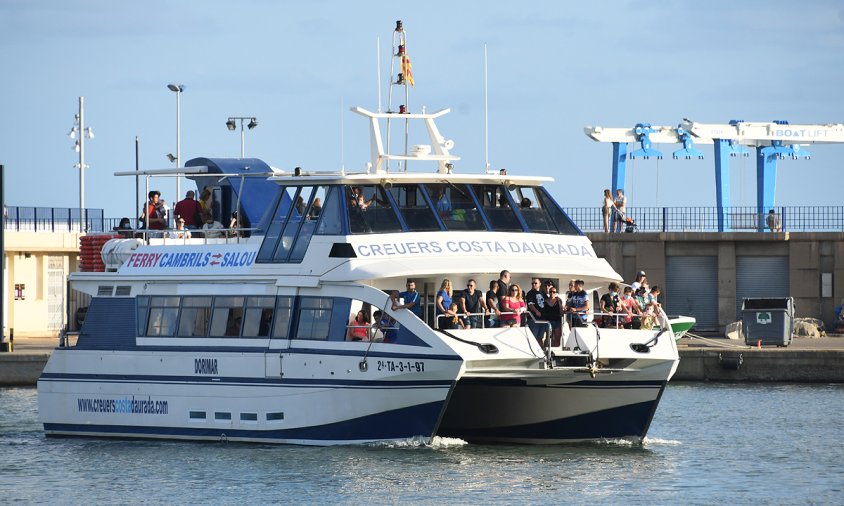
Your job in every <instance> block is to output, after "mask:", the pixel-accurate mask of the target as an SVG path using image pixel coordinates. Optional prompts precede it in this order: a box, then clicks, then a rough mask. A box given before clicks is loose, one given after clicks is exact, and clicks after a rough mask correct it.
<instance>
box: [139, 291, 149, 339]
mask: <svg viewBox="0 0 844 506" xmlns="http://www.w3.org/2000/svg"><path fill="white" fill-rule="evenodd" d="M137 314H138V329H137V330H138V335H139V336H144V335H146V333H147V317H148V316H149V297H147V296H139V297H138V312H137Z"/></svg>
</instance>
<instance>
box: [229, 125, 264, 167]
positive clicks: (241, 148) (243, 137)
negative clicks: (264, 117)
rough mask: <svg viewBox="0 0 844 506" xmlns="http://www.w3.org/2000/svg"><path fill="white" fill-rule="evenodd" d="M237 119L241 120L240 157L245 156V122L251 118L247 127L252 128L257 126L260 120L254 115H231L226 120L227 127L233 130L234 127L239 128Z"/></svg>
mask: <svg viewBox="0 0 844 506" xmlns="http://www.w3.org/2000/svg"><path fill="white" fill-rule="evenodd" d="M235 120H240V157H241V158H243V157H244V149H243V148H244V143H245V136H244V134H243V122H244V121H246V120H249V123H248V124H247V125H246V128H248V129H249V130H252V129H253V128H255V127H256V126H258V120H257V119H255V117H254V116H233V117H230V118H229V119H228V120H227V121H226V128H228V129H229V130H231V131H234V129H235V128H237V123H235Z"/></svg>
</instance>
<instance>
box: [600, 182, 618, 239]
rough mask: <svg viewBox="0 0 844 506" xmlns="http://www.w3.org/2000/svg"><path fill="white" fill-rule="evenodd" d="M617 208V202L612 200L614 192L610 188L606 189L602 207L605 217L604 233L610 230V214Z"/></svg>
mask: <svg viewBox="0 0 844 506" xmlns="http://www.w3.org/2000/svg"><path fill="white" fill-rule="evenodd" d="M614 209H615V203H614V202H613V200H612V193H610V190H609V189H606V190H604V207H603V208H601V214H602V215H603V217H604V233H605V234H606V233H609V231H610V215H611V214H612V211H613V210H614Z"/></svg>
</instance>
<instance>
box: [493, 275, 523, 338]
mask: <svg viewBox="0 0 844 506" xmlns="http://www.w3.org/2000/svg"><path fill="white" fill-rule="evenodd" d="M502 299H503V300H502V301H501V309H502V311H501V316H500V317H499V320H500V321H501V326H502V327H518V326H519V325H521V315H522V313H524V312H525V311H526V309H525V301H524V299H522V289H521V287H520V286H519V285H518V284H513V286H511V287H510V289H509V290H508V291H507V295H506V296H504V297H502Z"/></svg>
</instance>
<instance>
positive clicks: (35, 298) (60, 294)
mask: <svg viewBox="0 0 844 506" xmlns="http://www.w3.org/2000/svg"><path fill="white" fill-rule="evenodd" d="M80 235H81V234H79V233H69V232H16V231H10V230H6V231H5V245H4V246H5V257H6V262H5V265H4V266H3V276H4V280H5V283H4V289H5V297H4V298H5V303H6V318H7V325H6V327H7V331H6V332H7V333H8V332H9V330H10V329H13V330H14V335H15V336H16V337H26V336H57V335H58V334H59V332H60V330H61V329H62V328H63V326H64V324H65V323H67V309H66V307H67V300H66V299H67V275H68V274H69V273H70V272H74V271H76V270H77V268H78V263H79V237H80ZM59 269H60V270H61V272H59ZM16 285H23V286H24V287H25V288H24V290H23V291H22V293H21V292H19V291H18V290H16ZM17 295H22V296H23V297H16V296H17Z"/></svg>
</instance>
